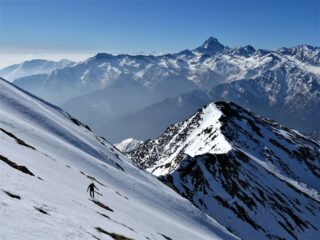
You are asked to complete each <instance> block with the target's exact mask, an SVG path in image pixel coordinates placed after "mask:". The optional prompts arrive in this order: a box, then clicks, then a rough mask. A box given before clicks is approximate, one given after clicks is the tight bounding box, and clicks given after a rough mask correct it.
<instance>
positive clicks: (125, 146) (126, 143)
mask: <svg viewBox="0 0 320 240" xmlns="http://www.w3.org/2000/svg"><path fill="white" fill-rule="evenodd" d="M141 143H143V142H142V141H140V140H137V139H134V138H128V139H124V140H122V141H121V142H119V143H117V144H115V146H116V147H117V148H118V149H119V150H120V151H121V152H123V153H127V152H132V151H134V150H135V149H136V148H137V147H138V146H139V145H140V144H141Z"/></svg>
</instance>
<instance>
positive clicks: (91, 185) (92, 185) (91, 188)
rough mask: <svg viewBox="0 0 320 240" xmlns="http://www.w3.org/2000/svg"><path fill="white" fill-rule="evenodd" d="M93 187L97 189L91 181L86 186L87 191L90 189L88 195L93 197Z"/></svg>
mask: <svg viewBox="0 0 320 240" xmlns="http://www.w3.org/2000/svg"><path fill="white" fill-rule="evenodd" d="M94 189H97V190H99V189H98V188H97V187H96V186H95V185H94V183H91V184H90V185H89V186H88V188H87V192H88V190H90V197H92V198H94Z"/></svg>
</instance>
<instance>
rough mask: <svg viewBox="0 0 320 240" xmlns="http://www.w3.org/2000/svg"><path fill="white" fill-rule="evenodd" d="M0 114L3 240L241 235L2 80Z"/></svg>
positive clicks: (76, 123)
mask: <svg viewBox="0 0 320 240" xmlns="http://www.w3.org/2000/svg"><path fill="white" fill-rule="evenodd" d="M0 116H1V117H0V172H1V174H0V216H1V217H0V226H1V228H0V239H1V240H6V239H8V240H11V239H55V240H57V239H159V240H161V239H162V240H165V239H190V240H193V239H199V240H200V239H204V240H207V239H236V237H234V236H233V235H231V234H230V233H229V232H228V231H227V230H226V229H224V227H222V226H221V225H220V224H218V223H217V222H216V221H215V220H213V219H212V218H210V217H208V216H207V215H205V214H203V213H202V212H201V211H199V210H198V209H197V208H195V207H194V206H193V205H192V204H190V203H189V202H188V201H187V200H186V199H184V198H182V197H180V196H179V195H178V194H176V193H175V192H174V191H172V190H171V189H170V188H168V187H166V186H165V185H164V184H162V183H161V182H160V181H159V180H157V179H156V178H155V177H153V176H152V175H150V174H148V173H146V172H144V171H142V170H140V169H138V168H137V167H135V166H134V165H133V164H132V163H131V161H130V160H129V159H127V158H126V157H125V156H124V155H122V153H121V152H119V151H118V150H117V149H116V148H114V147H113V146H112V145H111V144H110V143H108V142H107V141H106V140H104V139H103V138H101V137H98V136H97V135H95V134H94V133H92V132H91V130H90V128H89V127H88V126H86V125H83V124H82V123H80V122H79V121H78V120H76V119H74V118H72V117H71V116H70V115H68V114H67V113H66V112H63V111H62V110H60V109H59V108H57V107H55V106H53V105H50V104H48V103H46V102H44V101H42V100H40V99H38V98H36V97H34V96H32V95H29V94H28V93H26V92H23V91H22V90H20V89H18V88H16V87H15V86H13V85H11V84H10V83H9V82H6V81H5V80H3V79H0ZM92 181H94V182H95V184H96V186H97V187H98V188H99V191H98V192H99V193H100V194H101V195H97V194H96V201H95V202H94V201H91V200H92V199H89V198H88V193H87V192H86V188H87V186H88V184H89V183H90V182H92Z"/></svg>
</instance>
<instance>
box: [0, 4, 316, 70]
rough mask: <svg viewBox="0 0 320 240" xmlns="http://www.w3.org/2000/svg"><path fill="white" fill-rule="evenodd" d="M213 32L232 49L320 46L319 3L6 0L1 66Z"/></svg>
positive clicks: (184, 42) (0, 14)
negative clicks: (40, 57)
mask: <svg viewBox="0 0 320 240" xmlns="http://www.w3.org/2000/svg"><path fill="white" fill-rule="evenodd" d="M209 36H214V37H216V38H218V39H219V41H220V42H222V43H223V44H225V45H227V46H230V47H236V46H240V45H247V44H251V45H253V46H254V47H256V48H278V47H282V46H288V47H290V46H295V45H299V44H309V45H315V46H319V43H320V1H312V0H304V1H303V0H300V1H294V0H278V1H273V0H255V1H253V0H250V1H246V0H226V1H222V0H218V1H214V0H211V1H209V0H208V1H203V0H200V1H196V0H194V1H182V0H176V1H169V0H163V1H155V0H149V1H138V0H131V1H124V0H121V1H106V0H96V1H95V0H93V1H92V0H91V1H89V0H81V1H79V0H65V1H62V0H56V1H54V0H42V1H33V0H24V1H21V0H20V1H17V0H0V55H1V57H0V67H2V66H4V65H8V64H9V62H10V61H14V58H17V57H19V56H24V57H26V56H29V58H30V57H31V56H32V57H36V56H37V54H38V56H42V55H43V56H46V55H48V56H49V57H48V58H50V56H51V58H60V57H68V56H70V57H69V58H71V59H72V58H74V59H75V60H77V59H76V58H81V57H85V56H88V55H93V54H94V53H96V52H111V53H119V52H122V53H123V52H129V53H139V52H141V51H143V52H149V53H153V52H176V51H180V50H183V49H185V48H189V49H192V48H195V47H197V46H199V45H201V44H202V43H203V41H204V40H205V39H207V38H208V37H209ZM6 63H8V64H6ZM10 64H11V62H10Z"/></svg>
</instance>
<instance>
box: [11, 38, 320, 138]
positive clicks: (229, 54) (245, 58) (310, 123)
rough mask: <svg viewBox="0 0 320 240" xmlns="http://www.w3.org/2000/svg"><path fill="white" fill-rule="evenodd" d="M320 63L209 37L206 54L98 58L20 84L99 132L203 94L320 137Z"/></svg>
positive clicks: (305, 52) (314, 51)
mask: <svg viewBox="0 0 320 240" xmlns="http://www.w3.org/2000/svg"><path fill="white" fill-rule="evenodd" d="M319 58H320V48H319V47H312V46H307V45H301V46H297V47H292V48H281V49H276V50H263V49H258V50H257V49H255V48H253V47H252V46H244V47H237V48H229V47H227V46H224V45H223V44H221V43H220V42H219V41H218V40H217V39H216V38H213V37H211V38H209V39H208V40H207V41H205V42H204V43H203V44H202V45H201V46H200V47H197V48H195V49H193V50H184V51H181V52H179V53H175V54H166V55H161V56H153V55H148V56H143V55H127V54H121V55H111V54H106V53H99V54H97V55H96V56H94V57H92V58H89V59H87V60H86V61H83V62H80V63H78V64H76V65H74V66H72V67H66V68H62V69H56V70H54V71H52V72H51V73H49V74H45V75H42V76H39V75H35V76H34V77H32V76H29V77H26V78H24V79H19V80H16V81H15V84H17V85H18V86H20V87H23V88H24V89H26V90H28V91H30V92H32V93H34V94H36V95H37V96H40V97H42V98H44V99H46V100H48V101H50V102H52V103H55V104H59V105H60V106H62V107H63V108H64V109H66V110H67V111H69V112H70V113H72V114H74V115H75V116H76V117H79V118H80V119H81V120H83V121H85V122H87V123H89V122H90V123H91V124H92V123H93V124H92V127H93V128H94V129H96V130H98V131H100V129H101V127H100V126H101V125H103V124H104V123H105V122H106V121H109V120H115V119H117V118H119V117H121V116H123V115H126V114H128V113H134V112H136V111H139V110H142V109H143V108H145V107H148V106H150V105H151V104H155V103H157V102H162V101H164V100H165V99H167V98H174V97H177V96H179V95H181V94H185V93H187V92H190V91H194V90H202V91H204V92H205V93H209V97H210V99H211V100H212V101H218V100H219V101H220V100H221V101H222V100H232V101H234V102H235V103H237V104H239V105H241V106H244V107H247V108H249V109H250V110H254V111H256V110H258V113H260V114H262V115H263V116H266V117H270V118H272V119H277V120H278V121H279V122H280V123H283V124H285V125H288V126H290V127H294V128H297V129H298V130H300V131H302V132H304V133H306V134H308V135H311V134H312V135H314V136H318V137H319V136H320V127H319V125H318V124H317V123H318V121H319V116H318V115H316V114H314V111H315V110H318V109H319V106H320V64H319ZM200 106H201V105H199V106H198V107H200ZM279 113H280V114H279ZM88 116H90V117H88ZM88 118H89V119H88ZM162 118H163V119H165V120H166V119H170V118H171V116H169V115H163V116H162ZM178 118H179V117H178V115H172V119H174V120H176V119H178ZM180 120H182V119H181V118H180V119H179V121H180ZM171 121H172V120H171ZM152 130H154V132H155V131H156V129H152ZM103 134H104V133H103ZM112 134H113V135H116V134H117V132H116V131H114V132H113V133H112ZM143 134H144V135H147V134H148V133H147V131H145V132H143ZM120 135H121V134H120V133H119V136H117V138H118V139H119V138H120ZM151 136H152V135H150V136H148V137H149V138H150V137H151ZM126 137H128V136H126ZM130 137H135V138H139V136H137V135H132V136H130Z"/></svg>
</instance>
